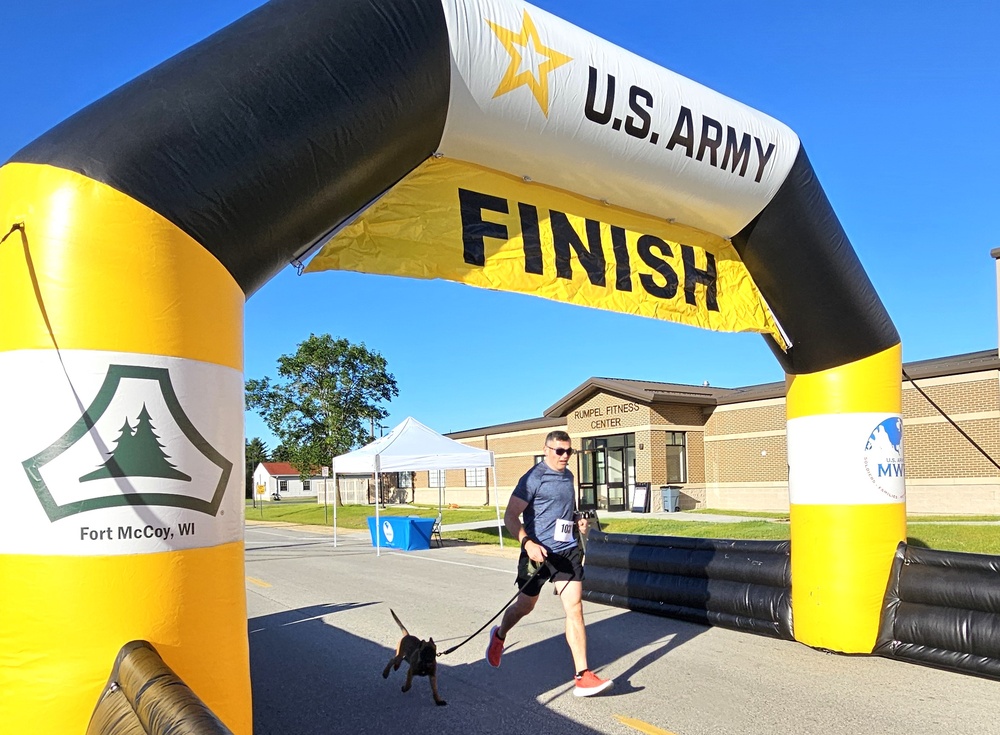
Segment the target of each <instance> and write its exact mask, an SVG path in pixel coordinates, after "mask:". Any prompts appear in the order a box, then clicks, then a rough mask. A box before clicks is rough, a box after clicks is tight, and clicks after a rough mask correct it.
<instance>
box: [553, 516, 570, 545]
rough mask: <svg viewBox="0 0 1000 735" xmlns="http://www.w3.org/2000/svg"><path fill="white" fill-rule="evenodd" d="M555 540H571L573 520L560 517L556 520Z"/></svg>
mask: <svg viewBox="0 0 1000 735" xmlns="http://www.w3.org/2000/svg"><path fill="white" fill-rule="evenodd" d="M555 540H556V541H563V542H565V541H572V540H573V521H567V520H564V519H562V518H560V519H559V520H557V521H556V530H555Z"/></svg>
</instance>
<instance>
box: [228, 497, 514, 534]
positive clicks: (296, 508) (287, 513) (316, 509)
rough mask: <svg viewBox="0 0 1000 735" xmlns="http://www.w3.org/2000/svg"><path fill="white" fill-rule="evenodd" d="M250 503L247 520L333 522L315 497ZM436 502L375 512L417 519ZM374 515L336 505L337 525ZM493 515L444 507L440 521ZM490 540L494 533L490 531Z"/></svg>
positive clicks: (364, 508)
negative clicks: (254, 504)
mask: <svg viewBox="0 0 1000 735" xmlns="http://www.w3.org/2000/svg"><path fill="white" fill-rule="evenodd" d="M259 506H260V504H258V507H257V508H254V507H253V506H251V505H250V504H249V502H248V504H247V509H246V517H247V518H248V519H250V520H264V521H283V522H285V523H302V524H309V525H314V526H332V525H333V506H328V507H326V508H325V509H324V506H322V505H318V504H317V503H316V501H315V500H309V501H297V502H296V501H290V500H282V501H281V502H279V503H274V502H266V503H264V504H263V507H259ZM437 514H438V508H437V506H436V505H434V506H430V505H420V506H415V507H397V506H390V507H388V508H385V509H382V510H379V515H385V516H419V517H420V518H437ZM374 515H375V508H374V506H369V505H343V506H340V507H339V508H337V527H338V528H356V529H366V528H368V520H367V519H368V516H374ZM496 517H497V511H496V508H483V507H479V508H457V509H456V508H445V509H444V511H443V513H442V522H443V523H469V522H471V521H488V520H494V519H496ZM493 538H494V540H495V539H496V533H494V534H493Z"/></svg>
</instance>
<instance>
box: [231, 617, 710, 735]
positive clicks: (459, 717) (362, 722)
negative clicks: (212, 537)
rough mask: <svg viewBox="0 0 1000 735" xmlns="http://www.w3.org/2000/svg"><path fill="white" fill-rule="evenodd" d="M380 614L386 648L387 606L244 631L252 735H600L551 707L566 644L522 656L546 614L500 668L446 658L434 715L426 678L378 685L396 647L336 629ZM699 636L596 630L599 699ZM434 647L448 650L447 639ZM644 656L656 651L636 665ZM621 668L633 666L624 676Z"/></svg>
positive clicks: (689, 629) (271, 621) (481, 643)
mask: <svg viewBox="0 0 1000 735" xmlns="http://www.w3.org/2000/svg"><path fill="white" fill-rule="evenodd" d="M376 605H378V607H372V610H371V611H370V613H368V614H375V615H380V614H381V613H384V614H385V617H386V631H387V633H386V637H389V636H392V635H395V631H394V630H393V629H392V624H391V620H390V619H389V615H388V609H387V606H383V605H381V604H380V603H378V602H374V601H373V602H364V603H348V604H335V603H330V604H324V605H312V606H309V607H304V608H298V609H296V610H290V611H285V612H281V613H275V614H272V615H262V616H258V617H256V618H252V619H250V620H249V621H248V627H249V631H250V672H251V682H252V690H253V724H254V733H256V735H272V734H273V735H279V734H280V735H293V734H294V735H320V733H322V734H323V735H327V734H329V733H340V732H372V733H385V734H386V735H388V734H389V733H401V734H405V735H411V734H412V735H422V734H423V733H435V732H438V733H452V732H455V733H458V732H461V733H463V735H475V734H476V733H483V734H484V735H486V734H490V735H493V734H494V733H537V734H538V735H543V734H544V735H564V734H565V735H597V731H595V730H593V729H592V728H589V727H586V726H585V725H582V724H581V723H579V722H576V721H573V720H571V719H569V718H567V717H564V716H563V715H562V714H559V713H558V712H555V711H553V710H552V709H550V708H549V707H548V706H547V705H549V704H550V703H552V702H553V701H554V700H556V699H559V698H561V697H565V696H569V697H572V696H573V695H572V691H571V690H572V684H571V677H572V671H573V665H572V658H571V656H570V653H569V648H568V646H567V645H566V641H565V638H564V637H563V635H561V634H560V635H556V636H553V637H550V638H547V639H545V640H542V641H539V642H537V643H532V644H528V645H524V646H522V645H520V644H519V642H518V641H519V640H523V638H524V636H525V635H530V630H529V629H528V626H529V625H531V624H532V623H533V619H534V620H535V621H539V622H540V621H542V620H544V619H545V618H546V617H547V614H546V613H543V614H541V615H539V614H538V613H539V612H540V611H538V610H536V611H535V613H534V614H533V615H532V616H529V617H528V618H525V619H524V620H523V621H522V622H521V624H520V625H519V626H518V627H517V628H515V629H514V630H512V631H511V633H510V637H509V641H510V642H509V644H508V645H509V647H508V651H507V652H506V654H505V655H504V658H503V664H502V666H501V667H500V668H499V669H493V668H491V667H490V666H489V665H488V664H487V663H486V661H485V660H484V659H481V658H479V659H477V660H475V661H473V662H472V663H464V664H458V665H449V664H448V657H443V658H440V659H439V665H438V683H439V688H440V692H441V696H442V697H443V698H444V699H445V700H447V701H448V703H449V704H448V706H447V707H437V706H435V704H434V702H433V699H432V697H431V693H430V685H429V683H428V682H427V681H426V680H425V679H423V678H415V679H414V683H413V688H412V689H411V690H410V691H409V692H408V693H405V694H404V693H402V692H400V687H401V686H402V684H403V682H404V681H405V673H404V672H405V664H404V666H403V667H402V668H401V669H400V670H399V671H398V672H395V673H393V674H390V676H389V679H388V681H386V680H383V679H382V676H381V672H382V668H383V667H384V666H385V664H386V662H387V661H388V660H389V658H391V656H392V654H393V650H392V648H390V647H389V646H382V645H379V644H377V643H374V642H372V641H370V640H367V639H365V638H362V637H359V636H357V635H354V634H353V633H348V632H346V631H345V630H342V629H341V628H338V627H336V623H337V615H338V614H340V613H343V612H346V611H350V610H355V609H357V608H361V607H367V606H376ZM607 609H608V608H600V607H594V606H591V607H589V610H588V612H589V613H590V614H591V616H592V618H593V617H596V616H595V615H594V612H595V611H604V610H607ZM558 612H559V613H561V611H558ZM550 619H552V620H554V619H555V618H550ZM559 622H560V623H561V615H560V616H559ZM704 630H706V628H704V627H702V626H698V625H695V624H691V623H685V622H682V621H675V620H670V619H667V618H658V617H654V616H650V615H642V614H638V613H628V612H626V613H621V614H618V615H614V616H611V617H605V618H602V619H597V620H593V619H592V620H591V622H589V624H588V625H587V634H588V644H589V645H588V648H589V652H588V655H589V659H590V665H591V667H592V668H594V669H595V670H597V671H598V672H599V673H602V674H603V675H604V676H612V677H614V678H615V688H614V689H613V690H611V692H609V693H608V694H606V695H602V696H627V695H628V694H629V693H630V692H636V691H640V690H641V689H642V687H632V685H631V684H630V678H631V677H633V676H634V675H635V674H636V673H637V672H639V671H641V670H642V669H643V668H645V667H646V666H648V665H650V664H651V663H652V662H654V661H656V660H657V659H658V658H660V657H662V656H664V655H666V654H667V653H668V652H669V651H671V650H672V649H674V648H676V647H678V646H680V645H682V644H683V643H685V642H686V641H689V640H691V639H692V638H694V637H695V636H696V635H699V634H700V633H701V632H703V631H704ZM390 631H391V632H390ZM417 632H418V633H421V634H422V635H427V634H428V633H426V632H422V631H417ZM430 634H435V633H434V632H431V633H430ZM435 637H437V636H436V635H435ZM461 637H464V636H461ZM460 639H461V638H460V637H458V636H456V640H460ZM486 641H487V633H486V632H483V633H481V634H480V635H478V636H477V637H476V638H474V639H473V640H472V641H470V642H469V643H467V644H466V646H467V647H469V648H472V649H473V650H474V651H476V652H477V653H478V652H480V651H483V650H485V646H486ZM393 643H394V641H393ZM439 645H441V648H448V647H449V646H447V645H444V644H443V642H442V641H440V640H439ZM647 647H651V650H649V651H646V652H645V653H643V654H642V655H641V656H639V657H638V658H634V657H635V654H636V653H637V652H638V651H639V650H641V649H643V648H647ZM468 655H469V654H466V657H467V656H468ZM473 655H474V654H473ZM624 661H629V663H628V664H627V667H626V668H624V670H623V669H622V666H625V665H626V664H624V663H623V662H624Z"/></svg>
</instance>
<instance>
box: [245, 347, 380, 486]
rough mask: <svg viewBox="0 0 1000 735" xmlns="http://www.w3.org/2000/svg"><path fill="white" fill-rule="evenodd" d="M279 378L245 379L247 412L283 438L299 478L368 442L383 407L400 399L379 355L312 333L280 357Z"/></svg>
mask: <svg viewBox="0 0 1000 735" xmlns="http://www.w3.org/2000/svg"><path fill="white" fill-rule="evenodd" d="M278 376H279V381H280V382H279V381H272V380H271V378H269V377H267V376H265V377H263V378H261V379H259V380H256V379H251V380H248V381H247V383H246V402H247V409H249V410H253V411H256V412H257V414H258V415H259V416H260V417H261V418H262V419H264V423H266V424H267V426H268V428H269V429H270V430H271V431H272V432H274V434H275V436H277V437H278V438H279V439H280V440H281V443H282V445H283V446H284V448H285V449H286V450H287V452H288V461H289V462H290V463H291V464H292V466H293V467H295V469H297V470H298V471H299V474H300V475H301V476H302V477H303V479H305V478H307V477H309V475H310V474H311V472H313V471H314V470H315V468H316V467H322V466H324V465H328V464H329V463H330V460H331V459H332V458H333V457H335V456H336V455H338V454H343V453H344V452H347V451H350V450H351V449H353V448H354V447H355V446H358V445H360V444H364V443H366V442H367V441H369V438H370V436H371V433H370V432H371V426H372V423H373V422H376V421H379V420H381V419H384V418H385V417H386V416H388V415H389V414H388V412H387V411H385V410H384V409H383V408H382V406H381V404H382V403H383V402H388V401H390V400H392V398H393V397H395V396H397V395H399V389H398V388H397V387H396V379H395V378H394V377H393V376H392V374H391V373H389V372H387V371H386V361H385V358H384V357H382V355H380V354H379V353H377V352H373V351H371V350H369V349H368V348H367V347H365V345H364V344H363V343H362V344H360V345H355V344H352V343H351V342H349V341H347V340H346V339H334V338H333V337H331V336H330V335H329V334H323V335H320V336H318V337H317V336H316V335H314V334H310V335H309V339H307V340H305V341H304V342H302V343H300V344H299V345H298V349H297V350H296V352H295V354H294V355H282V356H281V357H279V358H278Z"/></svg>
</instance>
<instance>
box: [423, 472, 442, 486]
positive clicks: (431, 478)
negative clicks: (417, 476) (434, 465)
mask: <svg viewBox="0 0 1000 735" xmlns="http://www.w3.org/2000/svg"><path fill="white" fill-rule="evenodd" d="M446 472H447V470H428V471H427V487H446V485H445V479H444V478H445V473H446Z"/></svg>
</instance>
